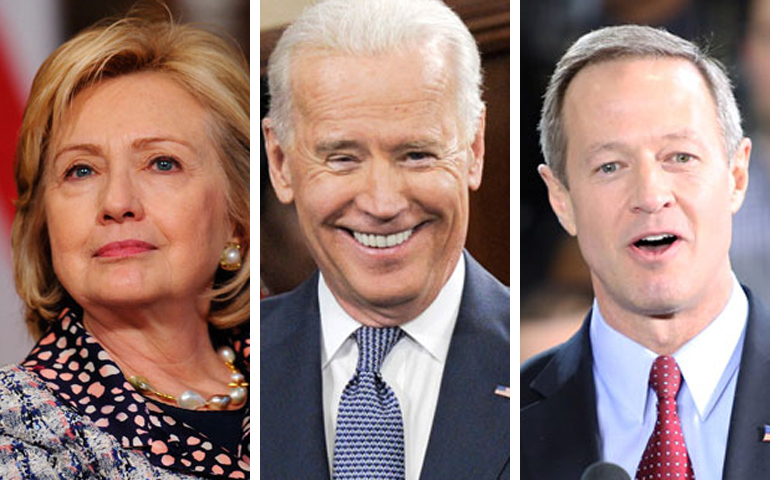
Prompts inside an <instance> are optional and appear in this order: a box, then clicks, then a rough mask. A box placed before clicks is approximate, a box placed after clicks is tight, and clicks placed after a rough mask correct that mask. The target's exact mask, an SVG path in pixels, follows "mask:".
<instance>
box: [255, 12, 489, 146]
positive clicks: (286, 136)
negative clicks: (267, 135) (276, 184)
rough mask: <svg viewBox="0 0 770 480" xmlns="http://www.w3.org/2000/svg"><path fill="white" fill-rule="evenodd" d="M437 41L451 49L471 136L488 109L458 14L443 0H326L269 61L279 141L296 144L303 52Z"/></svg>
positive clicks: (350, 51)
mask: <svg viewBox="0 0 770 480" xmlns="http://www.w3.org/2000/svg"><path fill="white" fill-rule="evenodd" d="M434 38H435V39H438V40H439V41H440V43H443V44H444V45H446V46H448V47H449V49H450V52H451V53H450V55H452V57H450V58H451V59H452V60H453V62H452V64H453V68H454V69H455V72H454V73H455V80H456V83H455V88H454V92H455V93H454V94H455V95H456V98H457V113H458V118H459V119H460V122H461V123H460V126H461V130H462V133H463V134H464V135H465V136H466V137H467V138H470V137H472V135H473V134H474V133H475V132H476V129H477V128H478V125H479V120H480V118H481V114H482V111H483V109H484V103H483V102H482V100H481V61H480V57H479V51H478V47H477V46H476V41H475V40H474V38H473V36H472V35H471V33H470V32H469V31H468V28H467V27H466V26H465V24H463V22H462V20H460V18H459V17H458V16H457V14H455V13H454V12H453V11H452V10H451V9H450V8H449V7H447V6H446V5H444V3H443V2H441V1H440V0H327V1H324V2H321V3H319V4H317V5H314V6H312V7H310V8H308V9H306V10H305V11H304V12H303V13H302V14H301V15H300V17H299V18H298V19H297V20H296V21H295V22H294V23H292V24H291V25H290V26H289V27H288V28H287V29H286V31H284V33H283V35H282V36H281V39H280V40H279V41H278V44H277V45H276V47H275V50H274V51H273V54H272V56H271V57H270V61H269V63H268V81H269V84H270V96H271V107H270V113H269V117H270V119H271V120H272V122H273V128H274V129H275V133H276V135H277V137H278V141H279V142H280V143H281V144H283V145H289V144H290V143H291V142H292V141H293V129H292V126H291V122H290V118H291V113H292V112H291V109H292V98H291V95H292V92H291V78H290V76H291V71H290V67H291V63H292V57H293V55H295V54H296V53H297V52H298V51H300V50H301V49H305V50H312V51H313V52H314V53H315V52H321V53H328V54H333V53H343V54H346V55H355V56H373V55H377V54H381V53H385V52H390V51H395V50H397V49H399V48H405V47H409V46H412V45H415V44H417V43H418V42H419V41H421V40H427V39H434Z"/></svg>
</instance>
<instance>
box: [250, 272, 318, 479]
mask: <svg viewBox="0 0 770 480" xmlns="http://www.w3.org/2000/svg"><path fill="white" fill-rule="evenodd" d="M317 284H318V275H317V274H316V275H314V276H313V277H312V278H311V279H310V280H309V281H307V282H305V283H304V284H303V285H302V286H300V287H299V289H298V290H296V291H295V292H293V293H291V294H289V296H287V297H286V298H285V299H284V300H283V301H282V302H281V304H280V306H279V307H278V308H276V309H275V311H273V312H271V315H270V318H271V321H272V323H271V327H270V328H271V332H270V336H269V337H266V336H265V335H264V334H263V337H262V339H263V340H262V342H263V348H262V351H261V352H260V358H261V361H262V368H261V372H262V377H261V390H262V392H263V395H262V396H261V405H262V407H261V408H262V410H261V419H260V420H261V428H260V431H261V442H260V443H261V446H260V448H261V452H262V459H261V462H260V463H261V465H262V478H265V479H289V478H302V479H308V480H328V479H329V462H328V457H327V453H326V439H325V436H324V431H325V430H324V416H323V400H322V393H321V331H320V328H321V327H320V323H321V322H320V318H319V313H318V295H317ZM276 325H278V327H277V328H276ZM262 327H263V330H264V328H265V325H263V326H262ZM263 333H264V332H263ZM265 338H270V340H269V341H270V343H269V344H266V343H265ZM268 392H269V395H268Z"/></svg>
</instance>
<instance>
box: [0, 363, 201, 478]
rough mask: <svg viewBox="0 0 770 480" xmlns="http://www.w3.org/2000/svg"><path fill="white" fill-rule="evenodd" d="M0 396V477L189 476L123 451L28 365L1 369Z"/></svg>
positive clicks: (136, 452) (130, 451) (133, 453)
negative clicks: (66, 473)
mask: <svg viewBox="0 0 770 480" xmlns="http://www.w3.org/2000/svg"><path fill="white" fill-rule="evenodd" d="M0 398H2V401H0V478H30V477H29V475H32V476H33V478H60V474H61V473H63V472H64V471H71V472H83V473H84V475H86V476H88V478H91V476H94V477H98V478H106V479H113V478H114V479H118V478H120V479H124V478H159V479H169V480H170V479H183V478H185V479H186V478H190V477H188V476H186V475H183V474H177V473H176V472H172V471H169V470H164V469H159V468H157V467H155V466H153V465H152V464H150V463H149V462H148V461H147V460H146V459H145V458H144V456H143V455H142V453H141V452H140V451H133V450H130V449H124V448H122V447H121V445H120V444H119V443H118V441H117V440H116V439H115V438H114V437H112V436H111V435H109V434H107V433H105V432H103V431H101V430H100V429H99V428H98V427H96V426H95V425H94V423H93V422H91V421H90V420H89V419H88V418H87V417H84V416H81V415H80V414H79V413H78V412H76V411H74V410H73V409H72V408H70V406H69V405H68V404H67V403H66V402H63V401H62V400H61V399H60V398H59V397H58V396H57V395H56V394H54V392H53V391H51V390H50V388H49V386H47V385H46V383H45V382H44V381H42V380H41V379H40V377H39V376H37V375H36V374H35V373H34V372H32V371H30V369H29V368H28V367H24V366H21V365H7V366H5V367H2V368H0ZM68 478H69V477H68Z"/></svg>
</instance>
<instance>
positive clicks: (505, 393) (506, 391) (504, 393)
mask: <svg viewBox="0 0 770 480" xmlns="http://www.w3.org/2000/svg"><path fill="white" fill-rule="evenodd" d="M495 395H500V396H501V397H505V398H511V387H506V386H505V385H498V386H497V387H496V388H495ZM767 427H768V426H767V425H766V426H765V429H767ZM765 432H767V430H765ZM765 435H767V433H765Z"/></svg>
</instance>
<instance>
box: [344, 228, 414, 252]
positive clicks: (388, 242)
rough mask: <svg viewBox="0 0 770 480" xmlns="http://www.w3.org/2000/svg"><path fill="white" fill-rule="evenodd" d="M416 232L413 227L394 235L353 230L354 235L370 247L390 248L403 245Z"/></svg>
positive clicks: (362, 243)
mask: <svg viewBox="0 0 770 480" xmlns="http://www.w3.org/2000/svg"><path fill="white" fill-rule="evenodd" d="M413 232H414V229H413V228H410V229H409V230H404V231H403V232H399V233H394V234H392V235H375V234H374V233H361V232H355V231H354V232H353V237H354V238H355V239H356V240H357V241H358V243H360V244H361V245H364V246H366V247H369V248H388V247H395V246H396V245H401V244H402V243H404V242H405V241H406V240H407V239H408V238H409V237H411V236H412V233H413Z"/></svg>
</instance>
